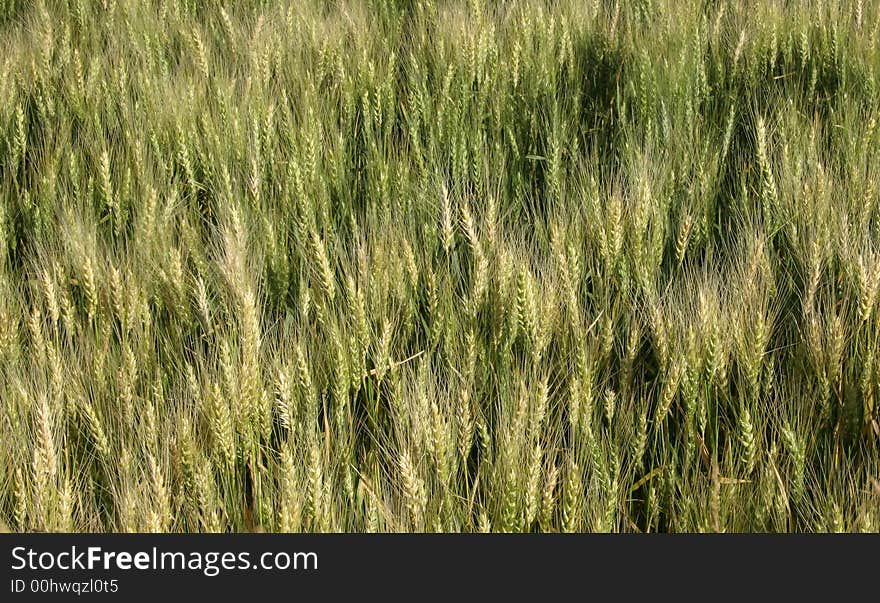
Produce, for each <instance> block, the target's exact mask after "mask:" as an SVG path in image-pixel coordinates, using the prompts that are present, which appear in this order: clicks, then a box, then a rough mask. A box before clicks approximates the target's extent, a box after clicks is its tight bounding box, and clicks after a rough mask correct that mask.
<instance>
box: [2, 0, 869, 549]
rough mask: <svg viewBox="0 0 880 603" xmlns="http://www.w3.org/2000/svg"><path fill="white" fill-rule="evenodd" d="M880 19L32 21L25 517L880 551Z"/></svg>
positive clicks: (15, 395) (731, 6)
mask: <svg viewBox="0 0 880 603" xmlns="http://www.w3.org/2000/svg"><path fill="white" fill-rule="evenodd" d="M878 9H880V6H878V4H877V3H875V2H843V1H840V2H836V1H831V0H827V1H819V0H814V1H809V2H808V1H805V2H783V1H781V0H778V1H767V0H760V1H759V0H754V1H751V2H738V1H737V2H724V1H721V0H718V1H705V2H683V1H676V0H638V1H637V0H634V1H632V2H624V1H616V0H601V1H600V0H596V1H582V0H558V1H550V0H547V1H545V2H541V1H538V0H521V1H511V2H489V1H488V0H472V1H470V2H464V1H461V2H459V1H452V0H448V1H444V0H436V1H431V0H423V1H420V0H337V1H335V2H331V1H328V2H318V1H315V0H292V1H275V2H272V1H268V0H263V1H258V0H247V1H239V2H226V3H223V2H219V1H217V0H211V1H200V0H195V1H194V0H179V1H173V0H167V1H166V0H152V1H150V0H103V1H102V2H98V1H89V0H42V1H34V2H31V1H23V0H0V518H2V520H0V526H2V525H3V524H5V526H6V528H7V529H12V530H85V531H103V530H126V531H127V530H137V531H146V530H157V531H168V530H187V531H203V530H205V531H230V530H231V531H243V530H266V531H299V530H307V531H333V530H342V531H363V530H381V531H409V530H418V531H423V530H428V531H433V530H441V531H476V530H485V531H489V530H491V531H604V530H610V531H752V530H762V531H763V530H767V531H824V530H866V531H876V530H878V529H880V481H878V480H880V424H878V422H880V401H878V395H880V350H878V344H880V308H878V297H880V186H878V185H880V169H878V168H880V145H878V141H880V133H878V128H877V123H876V122H877V118H878V116H880V90H878V86H880V81H878V79H880V10H878Z"/></svg>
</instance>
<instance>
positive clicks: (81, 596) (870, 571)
mask: <svg viewBox="0 0 880 603" xmlns="http://www.w3.org/2000/svg"><path fill="white" fill-rule="evenodd" d="M878 545H880V537H878V536H876V535H875V536H871V535H869V536H803V535H801V536H769V535H727V536H723V535H721V536H715V535H713V536H696V535H689V536H687V535H682V536H672V535H656V536H622V535H616V536H611V535H608V536H605V535H500V534H499V535H452V534H440V535H392V534H380V535H349V534H326V535H280V534H277V535H273V534H252V535H244V534H233V535H173V534H168V535H147V534H133V535H122V534H111V535H72V534H68V535H64V534H62V535H51V534H27V535H16V534H3V535H0V547H2V551H3V552H2V574H0V575H2V583H0V587H2V590H0V593H2V594H0V601H19V600H22V601H23V600H88V601H91V600H108V601H109V600H119V601H129V600H140V599H142V598H147V599H153V600H155V598H156V597H174V598H176V597H178V596H184V595H193V594H195V595H198V596H199V597H202V596H205V597H208V596H212V597H221V600H228V599H230V598H237V597H248V596H253V595H255V594H261V595H262V594H266V595H269V594H272V593H274V594H275V595H277V596H280V597H282V600H296V599H299V598H301V597H308V598H311V597H320V599H321V600H336V599H339V598H341V597H346V596H367V597H369V598H370V599H368V600H371V599H372V598H373V597H377V596H381V597H393V598H395V599H398V598H403V599H408V600H419V599H422V598H429V599H434V598H436V597H455V598H460V599H462V600H472V599H473V598H474V597H476V596H481V597H491V599H489V600H496V599H497V597H500V596H512V597H515V600H519V599H520V598H522V597H524V596H533V597H538V598H540V600H547V599H548V598H550V597H565V598H570V597H571V596H575V597H576V598H577V599H579V600H589V599H593V598H597V597H601V599H600V600H606V599H607V598H609V597H614V598H618V597H619V598H622V599H623V600H630V599H633V598H636V597H643V596H648V597H657V596H664V597H665V596H671V597H676V598H679V597H685V598H688V599H692V598H700V599H702V598H713V597H715V596H719V595H725V596H746V597H754V596H758V595H760V597H761V598H764V597H766V596H767V595H769V594H771V593H776V594H779V595H783V596H785V597H786V599H788V598H789V597H794V596H798V595H809V596H810V598H811V599H812V598H813V597H816V596H820V595H821V594H826V595H829V596H833V597H834V599H835V600H838V599H839V598H840V597H841V596H843V595H844V594H846V593H852V594H855V593H865V594H869V599H870V598H871V597H873V598H876V597H877V596H878V595H877V590H876V589H877V569H878V565H877V554H876V551H877V550H878Z"/></svg>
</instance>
